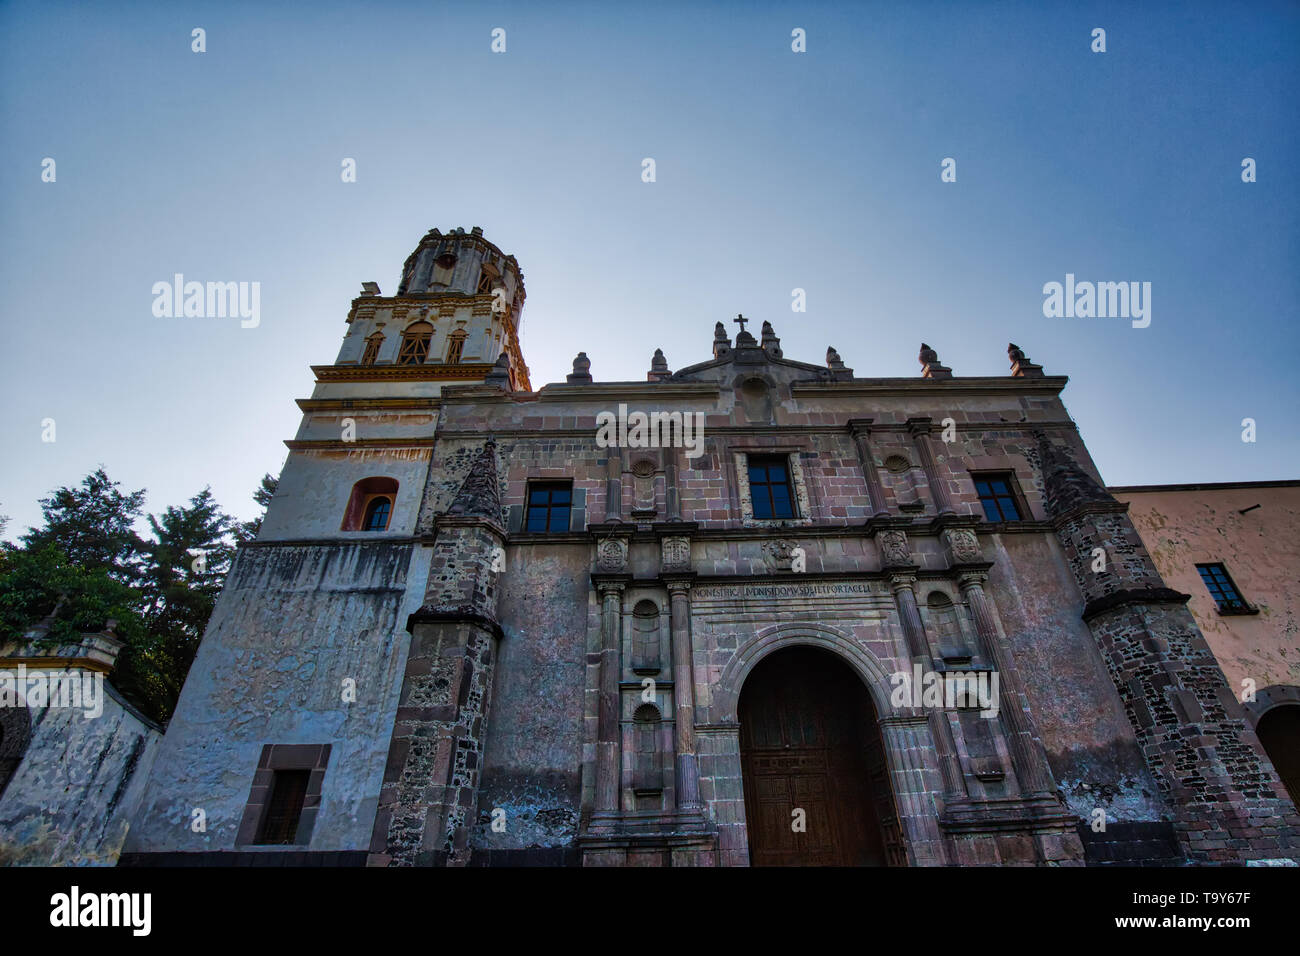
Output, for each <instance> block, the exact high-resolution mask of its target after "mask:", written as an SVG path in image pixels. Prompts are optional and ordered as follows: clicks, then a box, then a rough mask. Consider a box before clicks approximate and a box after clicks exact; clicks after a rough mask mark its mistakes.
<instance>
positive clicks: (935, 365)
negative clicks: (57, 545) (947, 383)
mask: <svg viewBox="0 0 1300 956" xmlns="http://www.w3.org/2000/svg"><path fill="white" fill-rule="evenodd" d="M917 359H918V360H919V361H920V363H921V378H933V379H941V378H952V369H950V368H948V366H946V365H941V364H940V363H939V353H938V352H936V351H935V350H934V349H932V348H930V346H928V345H926V344H925V343H924V342H922V343H921V354H920V355H918V356H917Z"/></svg>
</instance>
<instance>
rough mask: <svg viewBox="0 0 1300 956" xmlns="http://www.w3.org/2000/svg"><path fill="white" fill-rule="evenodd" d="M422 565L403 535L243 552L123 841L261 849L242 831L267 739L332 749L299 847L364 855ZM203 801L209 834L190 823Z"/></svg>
mask: <svg viewBox="0 0 1300 956" xmlns="http://www.w3.org/2000/svg"><path fill="white" fill-rule="evenodd" d="M427 561H428V554H427V552H425V551H423V550H421V549H414V548H413V545H412V544H411V543H409V542H406V543H402V542H396V541H394V542H372V543H360V542H358V543H340V544H337V545H312V546H283V545H271V546H257V545H255V546H252V547H246V548H243V549H241V551H240V553H239V555H238V558H237V560H236V563H235V566H234V568H233V570H232V571H231V574H230V577H229V579H228V581H227V584H226V588H225V590H224V591H223V592H222V595H221V598H220V600H219V601H218V603H217V607H216V610H215V611H214V612H213V615H212V619H211V621H210V622H209V625H208V630H207V633H206V634H205V636H204V640H203V643H202V645H201V646H200V648H199V652H198V655H197V657H196V659H195V662H194V666H193V667H192V668H191V670H190V676H189V679H188V680H187V681H186V683H185V688H184V690H183V691H182V693H181V697H180V701H179V703H178V705H177V708H176V714H175V716H174V717H173V718H172V722H171V724H170V726H169V727H168V730H167V736H166V739H165V741H164V743H163V746H162V749H161V752H160V754H159V757H158V760H157V763H156V765H155V768H154V773H153V775H152V777H151V780H150V785H149V789H148V792H147V794H146V796H145V798H144V800H143V804H142V807H141V811H140V813H139V814H138V817H137V823H136V827H135V829H134V831H133V833H132V837H131V839H130V840H129V842H128V849H129V850H132V851H135V852H164V851H182V852H190V853H194V852H201V851H209V850H221V851H232V850H235V849H237V848H238V849H243V850H250V851H252V850H257V849H258V848H256V847H247V846H240V847H237V844H236V835H237V832H238V829H239V825H240V822H241V819H242V817H243V814H244V807H245V804H246V803H247V801H248V799H249V793H250V789H251V787H252V784H253V777H254V773H255V771H256V770H257V768H258V762H259V758H260V755H261V752H262V748H263V747H264V746H265V745H267V744H275V745H280V744H301V745H323V744H329V745H331V753H330V756H329V762H328V765H327V767H326V770H325V775H324V778H323V786H322V792H321V795H320V807H319V816H318V820H317V823H316V826H315V827H314V829H313V832H312V835H311V842H310V846H309V847H306V848H305V849H310V850H366V849H367V848H368V847H369V845H370V839H371V829H372V826H373V822H374V815H375V809H376V805H377V802H378V796H379V788H380V781H381V777H382V774H383V769H384V764H385V762H386V760H387V756H388V744H389V738H390V735H391V732H392V724H393V714H394V710H395V708H396V703H397V693H398V688H399V685H400V680H401V675H402V669H403V667H404V665H405V661H406V654H407V650H408V647H409V640H410V639H409V636H408V635H407V633H406V630H405V624H406V619H407V617H408V616H409V614H410V613H411V612H413V611H414V610H415V609H416V608H418V607H419V605H420V601H421V599H422V597H423V594H424V581H425V579H426V577H427ZM408 582H410V584H409V586H408ZM345 681H350V682H353V683H352V684H351V685H349V684H345ZM350 686H353V687H355V697H356V699H355V701H347V700H345V699H344V693H345V691H346V689H347V688H348V687H350ZM195 808H201V809H202V810H204V812H205V813H206V820H207V825H206V832H202V833H199V832H194V830H193V829H192V828H191V825H190V824H191V819H192V811H193V810H194V809H195ZM268 849H269V848H268ZM299 849H304V848H301V847H300V848H299Z"/></svg>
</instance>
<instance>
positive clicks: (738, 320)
mask: <svg viewBox="0 0 1300 956" xmlns="http://www.w3.org/2000/svg"><path fill="white" fill-rule="evenodd" d="M731 321H732V322H735V323H736V324H737V325H739V326H740V331H742V332H743V331H745V323H746V322H752V321H754V320H753V319H747V318H745V317H744V316H743V315H740V314H737V315H736V317H735V318H734V319H732V320H731Z"/></svg>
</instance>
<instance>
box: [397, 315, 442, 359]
mask: <svg viewBox="0 0 1300 956" xmlns="http://www.w3.org/2000/svg"><path fill="white" fill-rule="evenodd" d="M432 339H433V326H432V325H430V324H429V323H428V322H416V323H414V324H412V325H409V326H407V328H406V331H405V332H403V333H402V348H401V350H400V351H399V352H398V353H397V364H398V365H422V364H424V360H425V359H427V358H428V357H429V342H430V341H431V340H432Z"/></svg>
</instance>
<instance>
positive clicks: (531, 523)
mask: <svg viewBox="0 0 1300 956" xmlns="http://www.w3.org/2000/svg"><path fill="white" fill-rule="evenodd" d="M528 530H529V531H545V530H546V509H545V508H542V509H540V510H537V511H533V510H529V512H528Z"/></svg>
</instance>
